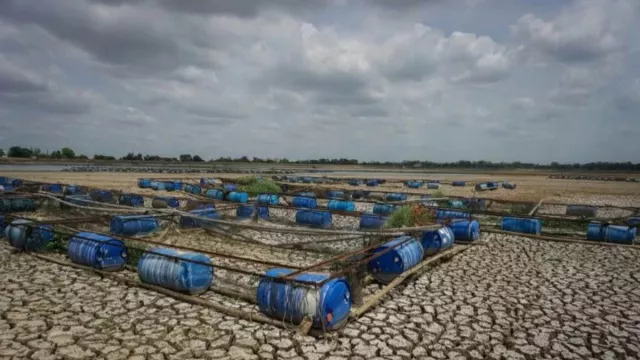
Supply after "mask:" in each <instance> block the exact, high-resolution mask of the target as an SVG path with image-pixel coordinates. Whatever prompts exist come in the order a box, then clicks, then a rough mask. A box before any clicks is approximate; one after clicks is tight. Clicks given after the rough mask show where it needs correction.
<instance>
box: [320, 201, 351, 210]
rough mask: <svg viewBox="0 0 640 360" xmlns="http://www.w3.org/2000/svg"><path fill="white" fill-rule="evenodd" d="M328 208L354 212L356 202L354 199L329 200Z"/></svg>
mask: <svg viewBox="0 0 640 360" xmlns="http://www.w3.org/2000/svg"><path fill="white" fill-rule="evenodd" d="M327 209H329V210H336V211H349V212H353V211H356V204H354V203H353V202H352V201H342V200H329V203H327Z"/></svg>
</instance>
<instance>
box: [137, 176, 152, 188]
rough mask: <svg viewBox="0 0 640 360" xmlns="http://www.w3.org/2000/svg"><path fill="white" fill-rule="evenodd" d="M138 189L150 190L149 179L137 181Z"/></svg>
mask: <svg viewBox="0 0 640 360" xmlns="http://www.w3.org/2000/svg"><path fill="white" fill-rule="evenodd" d="M138 187H139V188H141V189H149V188H151V179H145V178H140V179H138Z"/></svg>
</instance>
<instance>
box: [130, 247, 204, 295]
mask: <svg viewBox="0 0 640 360" xmlns="http://www.w3.org/2000/svg"><path fill="white" fill-rule="evenodd" d="M167 255H168V256H167ZM138 277H139V278H140V281H142V282H143V283H145V284H150V285H156V286H160V287H163V288H165V289H170V290H173V291H177V292H181V293H185V294H190V295H197V294H202V293H203V292H205V291H207V290H208V289H209V287H210V286H211V283H212V282H213V265H212V263H211V259H209V257H207V256H206V255H204V254H201V253H197V252H182V251H178V250H175V249H168V248H159V247H157V248H153V249H150V250H149V251H146V252H145V253H144V254H142V256H141V257H140V259H139V260H138Z"/></svg>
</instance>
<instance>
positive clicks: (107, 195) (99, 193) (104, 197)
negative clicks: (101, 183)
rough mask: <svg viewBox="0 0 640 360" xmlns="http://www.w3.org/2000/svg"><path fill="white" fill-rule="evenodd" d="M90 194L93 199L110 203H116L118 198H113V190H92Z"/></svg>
mask: <svg viewBox="0 0 640 360" xmlns="http://www.w3.org/2000/svg"><path fill="white" fill-rule="evenodd" d="M89 195H90V196H91V200H93V201H97V202H101V203H110V204H115V203H116V200H115V199H114V198H113V193H111V191H107V190H92V191H91V193H90V194H89Z"/></svg>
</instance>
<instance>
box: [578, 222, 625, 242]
mask: <svg viewBox="0 0 640 360" xmlns="http://www.w3.org/2000/svg"><path fill="white" fill-rule="evenodd" d="M636 233H637V229H636V228H635V227H629V226H621V225H607V224H603V223H600V222H596V221H593V222H591V223H589V226H588V227H587V240H594V241H606V242H613V243H618V244H633V242H634V240H635V238H636Z"/></svg>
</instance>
